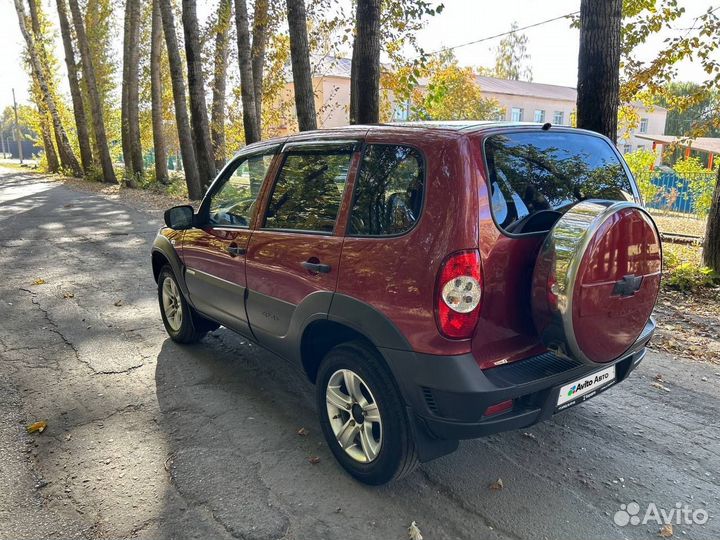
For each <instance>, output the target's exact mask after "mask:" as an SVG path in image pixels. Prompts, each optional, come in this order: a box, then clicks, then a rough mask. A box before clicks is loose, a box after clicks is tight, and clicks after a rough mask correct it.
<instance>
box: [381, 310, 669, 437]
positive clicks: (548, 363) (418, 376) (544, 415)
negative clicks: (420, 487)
mask: <svg viewBox="0 0 720 540" xmlns="http://www.w3.org/2000/svg"><path fill="white" fill-rule="evenodd" d="M654 331H655V321H654V320H652V319H650V321H648V323H647V325H646V326H645V329H644V330H643V332H642V334H641V335H640V337H639V338H638V340H637V341H636V342H635V344H634V345H633V346H632V347H631V348H630V349H629V350H628V351H627V352H626V353H625V354H624V355H623V356H622V357H621V358H618V359H617V360H614V361H613V362H608V363H607V364H602V365H598V366H588V365H587V364H583V363H581V362H578V361H574V360H570V359H566V358H562V357H560V356H557V355H556V354H554V353H549V352H548V353H544V354H541V355H539V356H535V357H532V358H527V359H525V360H521V361H519V362H515V363H513V364H508V365H505V366H501V367H497V368H493V369H490V370H486V371H483V370H481V369H480V368H479V367H478V365H477V363H476V361H475V359H474V358H473V356H472V355H471V354H467V355H460V356H447V357H445V356H443V357H440V356H433V355H423V354H416V353H411V352H405V351H396V350H390V349H385V350H383V351H382V352H383V353H384V354H385V355H386V357H387V358H388V360H389V363H390V364H391V367H392V369H393V371H394V372H395V376H396V378H397V381H398V383H399V384H400V386H401V389H402V392H403V395H404V397H405V399H406V401H407V404H408V407H409V409H410V410H411V412H412V414H413V415H414V416H415V419H416V422H417V423H418V425H419V426H418V427H421V428H424V430H425V431H427V433H428V434H429V435H430V436H431V437H434V438H436V439H449V440H457V439H473V438H477V437H482V436H484V435H490V434H493V433H498V432H501V431H509V430H514V429H519V428H524V427H528V426H530V425H532V424H535V423H537V422H540V421H542V420H547V419H548V418H550V417H551V416H552V415H553V414H554V413H555V412H556V404H557V401H558V395H559V392H560V388H561V387H562V386H563V385H565V384H567V383H569V382H572V381H574V380H576V379H579V378H581V377H584V376H585V375H587V374H589V373H592V372H594V371H599V370H602V369H605V368H607V367H609V366H611V365H615V366H616V368H615V369H616V373H615V376H616V378H615V383H614V384H612V385H611V386H608V387H604V388H601V389H600V390H599V391H597V392H591V393H590V394H588V395H587V396H583V397H581V398H579V399H578V400H577V401H585V400H586V399H588V398H589V397H592V396H594V395H596V394H597V393H600V392H601V391H604V390H605V389H607V388H611V387H612V386H614V385H615V384H617V383H619V382H621V381H623V380H624V379H626V378H627V376H628V375H629V374H630V372H632V370H633V369H635V368H636V367H637V366H638V364H639V363H640V362H641V361H642V359H643V358H644V356H645V352H646V348H645V347H646V345H647V343H648V342H649V341H650V338H651V337H652V335H653V333H654ZM510 399H512V400H513V408H512V409H511V410H509V411H508V412H505V413H502V414H498V415H496V416H490V417H485V416H483V413H484V412H485V410H486V409H487V408H488V407H489V406H491V405H496V404H498V403H501V402H503V401H506V400H510Z"/></svg>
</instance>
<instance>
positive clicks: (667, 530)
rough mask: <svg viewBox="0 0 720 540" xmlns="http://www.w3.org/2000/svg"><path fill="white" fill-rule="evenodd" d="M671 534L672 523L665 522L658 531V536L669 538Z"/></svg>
mask: <svg viewBox="0 0 720 540" xmlns="http://www.w3.org/2000/svg"><path fill="white" fill-rule="evenodd" d="M672 535H673V527H672V523H667V524H665V525H663V526H662V528H661V529H660V532H658V536H662V537H663V538H670V537H671V536H672Z"/></svg>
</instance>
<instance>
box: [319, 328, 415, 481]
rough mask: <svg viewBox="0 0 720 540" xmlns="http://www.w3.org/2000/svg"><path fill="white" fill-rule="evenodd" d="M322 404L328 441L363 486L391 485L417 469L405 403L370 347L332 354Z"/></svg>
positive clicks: (323, 371)
mask: <svg viewBox="0 0 720 540" xmlns="http://www.w3.org/2000/svg"><path fill="white" fill-rule="evenodd" d="M348 378H349V379H348ZM348 380H349V381H350V382H349V383H348V382H347V381H348ZM349 386H353V387H354V392H353V391H350V390H348V388H349ZM358 390H359V393H358ZM354 394H355V395H354ZM357 395H359V396H360V397H359V399H355V397H357ZM316 401H317V407H318V412H319V414H320V423H321V427H322V431H323V435H324V436H325V440H326V441H327V443H328V445H329V446H330V449H331V450H332V452H333V454H334V455H335V458H336V459H337V460H338V462H339V463H340V465H342V466H343V468H344V469H345V470H346V471H347V472H349V473H350V474H351V475H352V476H354V477H355V478H356V479H357V480H359V481H360V482H363V483H365V484H370V485H381V484H385V483H387V482H390V481H391V480H397V479H399V478H401V477H403V476H406V475H407V474H409V473H411V472H412V471H413V470H414V469H415V467H417V465H418V463H419V462H418V457H417V453H416V450H415V440H414V438H413V434H412V429H411V426H410V420H409V418H408V413H407V409H406V407H405V402H404V400H403V398H402V396H401V395H400V391H399V389H398V387H397V384H396V383H395V379H394V378H393V376H392V374H391V372H390V370H389V369H388V367H387V366H386V364H385V363H384V361H383V360H382V358H381V357H380V355H379V354H378V352H377V351H376V350H375V349H374V348H373V347H371V346H370V345H369V344H367V343H365V342H363V341H351V342H347V343H343V344H341V345H338V346H336V347H334V348H333V349H331V350H330V351H329V352H328V353H327V354H326V356H325V358H324V359H323V361H322V363H321V365H320V369H319V371H318V377H317V381H316ZM339 405H343V407H340V406H339ZM343 409H344V410H343ZM375 420H377V421H375ZM353 422H354V423H353ZM355 431H357V433H355ZM341 441H344V445H343V442H341Z"/></svg>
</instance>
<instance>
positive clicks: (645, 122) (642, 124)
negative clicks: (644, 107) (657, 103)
mask: <svg viewBox="0 0 720 540" xmlns="http://www.w3.org/2000/svg"><path fill="white" fill-rule="evenodd" d="M647 130H648V119H647V118H642V119H640V133H647Z"/></svg>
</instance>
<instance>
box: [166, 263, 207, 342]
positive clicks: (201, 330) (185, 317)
mask: <svg viewBox="0 0 720 540" xmlns="http://www.w3.org/2000/svg"><path fill="white" fill-rule="evenodd" d="M158 302H159V303H160V313H161V314H162V321H163V324H164V325H165V330H166V331H167V333H168V335H169V336H170V338H171V339H172V340H173V341H177V342H178V343H195V342H197V341H199V340H200V339H201V338H202V337H203V336H204V335H205V334H207V333H208V332H209V331H211V330H214V329H215V328H217V324H214V323H212V322H211V321H209V320H207V319H205V318H204V317H202V316H201V315H199V314H198V313H197V312H196V311H195V310H194V309H193V308H192V307H191V306H190V305H189V304H188V303H187V301H186V300H185V297H184V296H183V294H182V292H181V291H180V285H178V282H177V279H176V278H175V274H174V273H173V271H172V268H170V266H165V267H163V269H162V270H160V275H159V276H158Z"/></svg>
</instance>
